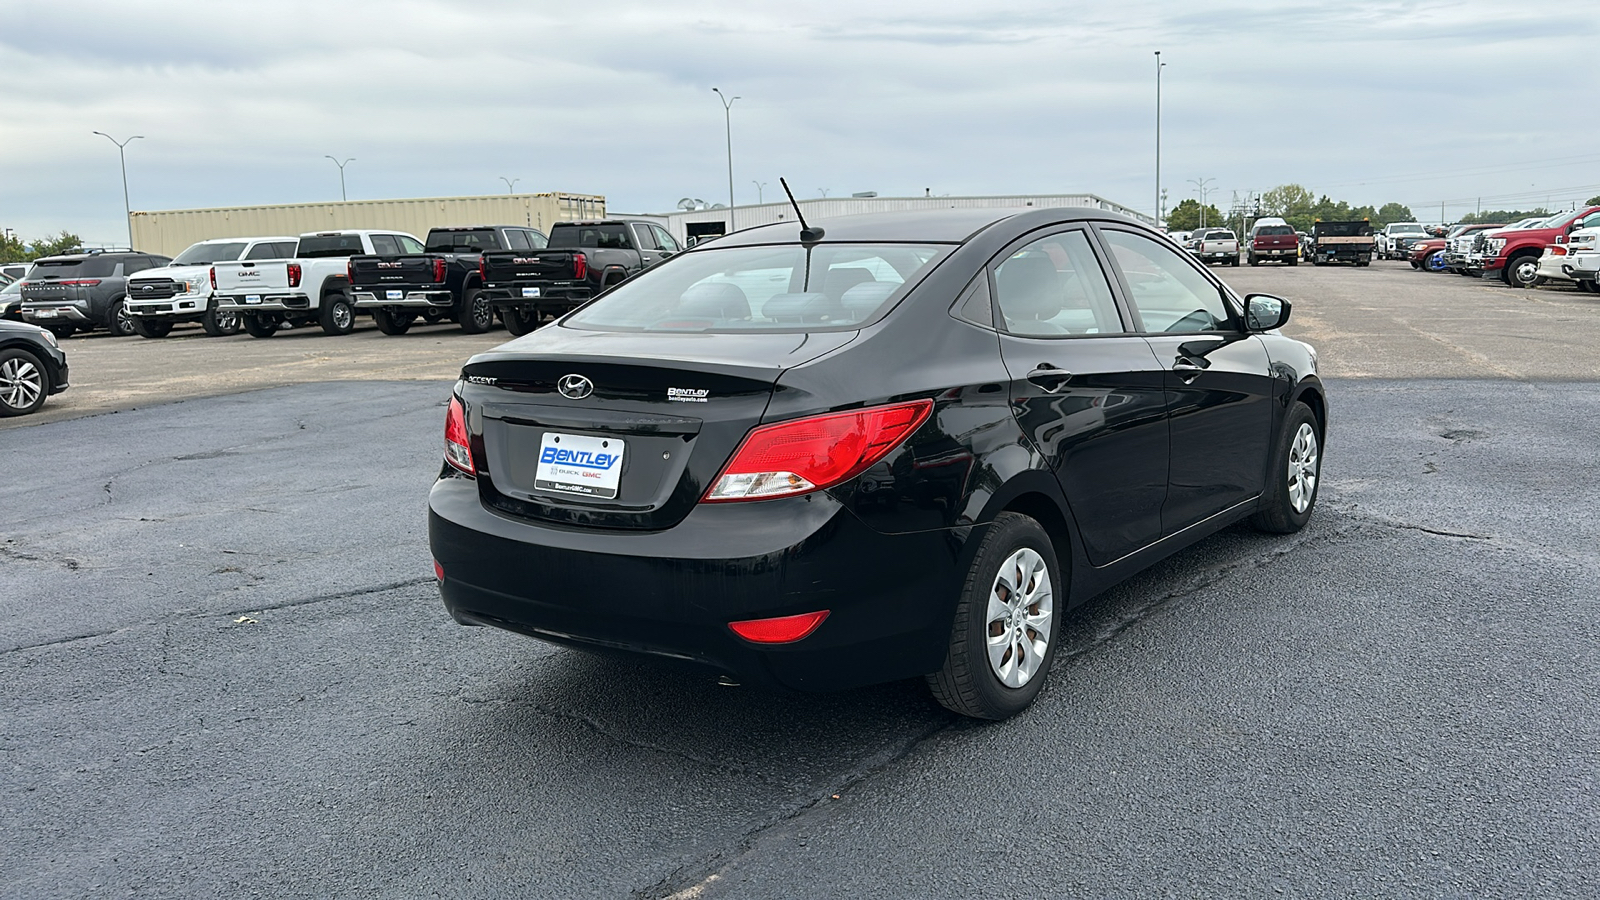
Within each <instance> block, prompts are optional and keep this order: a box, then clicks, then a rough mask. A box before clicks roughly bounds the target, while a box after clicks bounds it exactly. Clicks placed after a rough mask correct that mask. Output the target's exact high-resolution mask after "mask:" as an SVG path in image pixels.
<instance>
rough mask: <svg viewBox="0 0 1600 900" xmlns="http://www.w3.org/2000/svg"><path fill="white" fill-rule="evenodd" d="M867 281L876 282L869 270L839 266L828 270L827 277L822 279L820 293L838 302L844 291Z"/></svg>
mask: <svg viewBox="0 0 1600 900" xmlns="http://www.w3.org/2000/svg"><path fill="white" fill-rule="evenodd" d="M869 281H877V279H876V278H873V277H872V272H871V271H870V270H868V269H863V268H862V267H860V266H841V267H839V268H837V269H829V270H828V275H827V277H826V278H823V279H822V292H823V293H824V294H827V295H828V296H829V297H832V298H833V299H835V300H838V299H840V298H842V297H844V292H845V291H848V290H850V289H851V288H853V287H855V286H856V285H858V284H865V283H866V282H869Z"/></svg>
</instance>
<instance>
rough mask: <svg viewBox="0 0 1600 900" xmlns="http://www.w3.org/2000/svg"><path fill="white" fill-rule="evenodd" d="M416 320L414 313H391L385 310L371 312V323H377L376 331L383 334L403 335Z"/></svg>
mask: <svg viewBox="0 0 1600 900" xmlns="http://www.w3.org/2000/svg"><path fill="white" fill-rule="evenodd" d="M416 320H417V316H416V314H415V313H407V312H391V311H389V310H387V309H375V310H373V311H372V321H374V322H376V323H378V330H379V331H381V332H383V333H384V334H405V333H406V332H408V331H410V330H411V323H412V322H415V321H416Z"/></svg>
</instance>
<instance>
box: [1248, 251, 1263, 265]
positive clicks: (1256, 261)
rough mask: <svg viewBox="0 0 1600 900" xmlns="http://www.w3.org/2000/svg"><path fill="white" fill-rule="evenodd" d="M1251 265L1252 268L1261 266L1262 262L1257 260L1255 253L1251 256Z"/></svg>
mask: <svg viewBox="0 0 1600 900" xmlns="http://www.w3.org/2000/svg"><path fill="white" fill-rule="evenodd" d="M1250 265H1252V266H1259V265H1261V260H1259V259H1257V258H1256V255H1255V254H1254V253H1252V254H1250Z"/></svg>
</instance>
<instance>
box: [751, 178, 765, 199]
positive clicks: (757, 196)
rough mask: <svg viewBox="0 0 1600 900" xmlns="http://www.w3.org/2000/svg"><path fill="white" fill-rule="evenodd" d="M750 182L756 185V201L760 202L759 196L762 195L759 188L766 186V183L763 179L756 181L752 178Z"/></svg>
mask: <svg viewBox="0 0 1600 900" xmlns="http://www.w3.org/2000/svg"><path fill="white" fill-rule="evenodd" d="M750 183H751V184H753V185H755V186H756V202H757V203H760V202H762V200H761V198H762V196H763V195H762V193H761V189H762V188H764V187H766V186H767V183H766V182H765V181H756V180H755V179H753V178H752V179H751V180H750Z"/></svg>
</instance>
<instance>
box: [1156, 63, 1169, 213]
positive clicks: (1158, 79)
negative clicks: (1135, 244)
mask: <svg viewBox="0 0 1600 900" xmlns="http://www.w3.org/2000/svg"><path fill="white" fill-rule="evenodd" d="M1166 65H1167V64H1166V63H1164V62H1162V61H1161V51H1160V50H1157V51H1156V227H1157V228H1160V227H1161V70H1162V69H1163V68H1165V67H1166Z"/></svg>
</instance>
